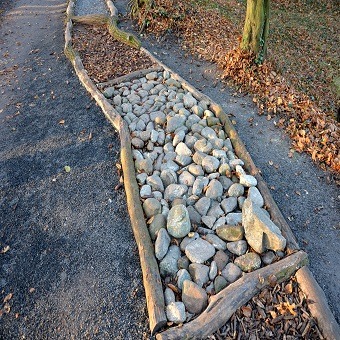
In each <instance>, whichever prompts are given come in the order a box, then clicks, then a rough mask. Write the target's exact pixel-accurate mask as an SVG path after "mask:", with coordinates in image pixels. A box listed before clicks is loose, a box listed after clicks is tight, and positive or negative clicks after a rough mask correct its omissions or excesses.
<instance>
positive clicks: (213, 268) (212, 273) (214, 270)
mask: <svg viewBox="0 0 340 340" xmlns="http://www.w3.org/2000/svg"><path fill="white" fill-rule="evenodd" d="M217 272H218V269H217V264H216V262H215V261H211V264H210V269H209V279H210V280H214V278H215V277H216V275H217Z"/></svg>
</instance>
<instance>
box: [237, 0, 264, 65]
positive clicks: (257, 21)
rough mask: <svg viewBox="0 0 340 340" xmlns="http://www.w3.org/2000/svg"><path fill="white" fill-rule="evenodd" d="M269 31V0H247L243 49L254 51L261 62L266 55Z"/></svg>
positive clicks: (257, 60)
mask: <svg viewBox="0 0 340 340" xmlns="http://www.w3.org/2000/svg"><path fill="white" fill-rule="evenodd" d="M268 32H269V0H247V14H246V20H245V24H244V29H243V36H242V41H241V49H242V50H245V51H249V52H252V53H253V54H254V55H255V57H256V62H257V63H259V64H261V63H262V62H263V60H264V58H265V56H266V50H267V46H266V45H267V37H268Z"/></svg>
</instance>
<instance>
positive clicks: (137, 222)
mask: <svg viewBox="0 0 340 340" xmlns="http://www.w3.org/2000/svg"><path fill="white" fill-rule="evenodd" d="M70 27H71V26H69V27H68V29H67V30H66V31H67V35H68V34H71V33H70ZM65 51H66V52H67V54H66V55H67V57H69V56H70V55H71V56H72V58H70V61H71V62H72V64H73V67H74V69H75V71H76V74H77V76H78V78H79V80H80V81H81V83H82V84H83V85H84V87H85V88H86V90H87V91H88V92H89V93H90V94H91V95H92V97H93V98H94V99H95V100H96V102H97V103H98V105H99V106H100V107H101V109H102V111H103V112H104V115H105V117H106V118H107V119H108V120H109V121H110V122H111V123H112V125H113V126H114V127H115V128H116V130H118V132H119V135H120V141H121V159H122V168H123V173H124V184H125V192H126V196H127V206H128V211H129V213H130V220H131V226H132V230H133V233H134V237H135V239H136V243H137V246H138V252H139V258H140V263H141V268H142V274H143V285H144V289H145V296H146V302H147V308H148V315H149V325H150V330H151V333H152V334H154V333H155V332H157V331H159V330H160V329H161V328H162V327H164V325H165V324H166V316H165V305H164V295H163V289H162V282H161V278H160V274H159V268H158V264H157V261H156V258H155V255H154V247H153V244H152V242H151V238H150V234H149V231H148V228H147V226H146V223H145V218H144V213H143V209H142V206H141V203H140V198H139V189H138V185H137V181H136V174H135V170H134V164H133V157H132V152H131V141H130V135H129V130H128V127H127V126H126V123H125V122H124V120H123V119H122V118H121V116H120V115H119V113H118V112H116V111H115V110H114V108H113V107H112V106H111V105H110V103H109V102H108V101H107V100H106V98H105V97H104V95H103V94H102V93H101V92H100V91H99V90H98V89H97V87H96V86H95V84H94V83H93V82H92V80H91V79H90V77H89V76H88V74H87V72H86V70H85V68H84V66H83V63H82V61H81V59H80V57H79V56H78V55H77V54H76V51H74V49H73V48H72V46H69V45H68V46H65Z"/></svg>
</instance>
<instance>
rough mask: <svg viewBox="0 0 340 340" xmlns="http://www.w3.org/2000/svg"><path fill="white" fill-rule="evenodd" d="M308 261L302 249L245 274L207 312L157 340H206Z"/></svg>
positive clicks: (163, 333) (210, 304) (221, 294)
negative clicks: (239, 309)
mask: <svg viewBox="0 0 340 340" xmlns="http://www.w3.org/2000/svg"><path fill="white" fill-rule="evenodd" d="M307 262H308V257H307V254H306V253H305V252H303V251H301V250H300V251H299V252H297V253H295V254H292V255H289V256H287V257H286V258H284V259H282V260H281V261H278V262H276V263H274V264H272V265H269V266H266V267H264V268H261V269H258V270H256V271H254V272H251V273H249V274H245V275H244V276H242V277H241V278H240V279H238V280H237V281H236V282H234V283H232V284H230V285H229V286H228V287H227V288H225V289H223V290H222V291H221V292H219V293H218V294H216V295H213V296H212V297H211V298H210V302H209V305H208V307H207V308H206V310H205V311H204V312H203V313H202V314H200V315H199V316H198V317H197V318H196V319H194V320H193V321H190V322H188V323H186V324H184V325H183V326H177V327H173V328H169V329H168V330H166V331H164V332H162V333H159V334H157V336H156V339H157V340H168V339H178V340H180V339H204V338H205V337H207V336H209V335H211V334H212V333H213V332H215V331H216V330H217V329H219V328H221V327H222V326H223V325H224V323H225V322H226V321H227V320H229V318H230V317H231V316H232V315H233V314H234V313H235V311H236V310H237V309H238V308H239V307H241V306H243V305H244V304H245V303H247V302H248V301H249V300H250V299H251V298H252V297H253V296H254V295H256V294H257V293H259V292H260V291H261V289H263V288H264V287H266V286H268V285H270V284H276V283H281V282H283V281H285V280H286V279H288V278H290V277H291V276H292V275H294V273H295V272H296V270H297V269H299V268H301V267H303V266H304V265H306V264H307Z"/></svg>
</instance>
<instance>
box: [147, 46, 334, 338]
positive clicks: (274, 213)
mask: <svg viewBox="0 0 340 340" xmlns="http://www.w3.org/2000/svg"><path fill="white" fill-rule="evenodd" d="M141 51H143V52H144V53H146V54H147V55H148V56H149V57H150V58H151V59H152V60H153V61H155V62H157V63H158V64H159V65H161V66H162V67H163V68H164V69H165V70H167V71H169V72H170V73H171V75H172V77H173V78H174V79H176V80H177V81H179V82H181V85H182V87H183V88H185V89H187V90H188V91H190V92H191V93H192V94H193V96H194V97H195V98H196V99H197V100H202V101H204V102H206V103H207V105H208V106H210V108H211V109H212V110H213V111H214V112H215V114H216V116H217V117H218V118H220V120H221V122H222V123H223V124H224V130H225V132H226V133H227V134H228V136H229V138H230V139H231V141H232V143H233V146H234V149H235V152H236V154H237V156H238V157H240V158H241V159H242V160H243V161H244V163H245V166H244V167H245V168H246V170H247V171H249V173H250V174H252V175H253V176H255V178H256V179H257V185H258V189H259V191H260V192H261V194H262V196H263V198H264V200H265V204H266V206H267V208H268V210H269V212H270V215H271V218H272V220H273V221H274V223H275V224H277V226H278V227H280V228H281V231H282V234H283V236H284V237H285V238H286V240H287V253H288V254H292V253H294V252H295V251H298V250H299V249H300V247H299V244H298V242H297V240H296V238H295V235H294V234H293V232H292V230H291V228H290V226H289V225H288V223H287V221H286V220H285V218H284V217H283V215H282V213H281V211H280V209H279V207H278V206H277V204H276V203H275V201H274V199H273V197H272V195H271V193H270V191H269V188H268V186H267V184H266V182H265V181H264V180H263V178H262V176H261V175H260V171H259V170H258V169H257V167H256V166H255V163H254V161H253V160H252V158H251V156H250V154H249V152H248V151H247V149H246V147H245V145H244V144H243V142H242V140H241V139H240V137H239V135H238V133H237V131H236V129H235V127H234V125H233V124H232V122H231V121H230V119H229V117H228V115H227V114H226V113H225V112H224V111H223V109H222V107H221V106H220V105H218V104H217V103H215V102H214V101H213V100H212V99H211V98H210V97H208V96H207V95H205V94H203V93H201V92H200V91H198V90H197V89H196V88H195V87H194V86H193V85H191V84H190V83H188V82H187V81H186V80H184V79H183V78H182V77H181V76H180V75H178V74H177V73H175V72H174V71H173V70H171V69H170V68H169V67H167V66H166V65H165V64H163V63H162V62H161V61H160V60H158V59H157V58H156V57H155V56H154V55H153V54H152V53H150V52H149V51H148V50H147V49H145V48H144V47H142V48H141ZM279 262H281V261H279ZM302 269H303V270H302ZM302 269H301V270H300V271H299V275H298V278H297V280H298V282H299V284H300V282H303V281H304V282H305V284H301V285H300V288H301V290H302V291H303V292H304V293H305V294H306V295H308V294H307V292H306V290H305V289H308V290H312V289H313V291H314V292H315V293H314V295H313V297H314V299H313V300H314V301H317V304H316V306H315V307H314V308H312V309H311V313H312V315H313V317H315V318H316V319H317V321H318V324H319V326H320V328H321V330H322V332H324V334H325V335H326V334H327V337H326V338H327V339H328V338H329V339H336V340H338V339H339V340H340V333H339V325H338V324H337V322H336V320H335V318H334V316H333V314H332V312H331V311H330V309H329V306H328V302H327V299H326V296H325V294H324V292H323V291H322V289H321V288H320V286H319V285H318V283H317V282H316V280H315V279H314V276H313V274H312V273H311V272H310V270H309V269H308V268H307V267H303V268H302ZM256 272H257V271H256ZM227 288H228V287H227ZM227 288H225V289H227ZM317 292H320V294H317ZM247 301H249V299H248V300H247ZM319 307H320V310H318V312H317V309H318V308H319ZM193 321H195V320H193ZM193 321H191V322H193ZM225 321H227V320H225ZM330 323H331V326H330ZM188 324H189V323H188ZM217 329H218V328H216V329H215V330H214V331H216V330H217ZM163 333H164V332H163ZM163 333H161V334H163ZM160 339H162V338H160Z"/></svg>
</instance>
